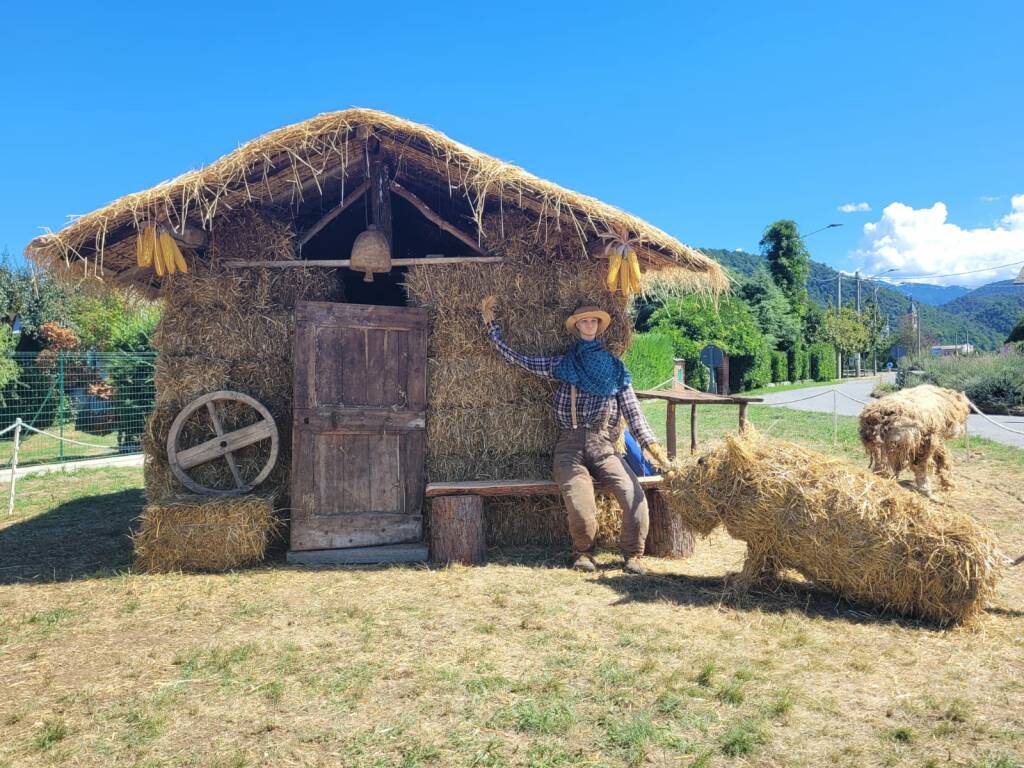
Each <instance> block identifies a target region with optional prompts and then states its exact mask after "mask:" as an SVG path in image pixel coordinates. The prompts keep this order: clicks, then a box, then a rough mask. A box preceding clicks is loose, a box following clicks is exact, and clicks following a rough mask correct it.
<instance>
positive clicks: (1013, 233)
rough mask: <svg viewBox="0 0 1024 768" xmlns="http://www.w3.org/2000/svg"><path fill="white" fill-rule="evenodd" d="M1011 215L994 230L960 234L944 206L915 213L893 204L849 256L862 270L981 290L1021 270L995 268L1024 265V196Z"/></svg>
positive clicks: (1013, 201) (1014, 204)
mask: <svg viewBox="0 0 1024 768" xmlns="http://www.w3.org/2000/svg"><path fill="white" fill-rule="evenodd" d="M1010 205H1011V210H1010V212H1009V213H1008V214H1006V215H1005V216H1003V218H1002V219H1001V220H1000V221H999V223H998V224H996V225H995V226H993V227H990V228H989V227H979V228H977V229H961V228H960V227H958V226H957V225H956V224H952V223H950V222H949V221H948V220H947V219H948V216H949V212H948V211H947V209H946V205H945V203H935V205H933V206H932V207H931V208H911V207H910V206H909V205H904V204H903V203H892V204H891V205H888V206H886V207H885V209H884V210H883V211H882V218H881V219H879V220H878V221H877V222H872V223H869V224H865V225H864V236H863V238H862V240H861V243H860V247H859V248H858V249H857V250H855V251H853V252H852V253H851V256H853V258H854V259H856V260H858V261H860V262H861V263H863V264H864V271H866V272H869V273H877V272H882V271H883V270H886V269H891V268H895V269H896V270H897V273H896V274H894V275H892V276H891V277H892V278H893V279H899V277H900V276H901V275H908V276H909V275H947V274H949V273H953V272H974V271H975V270H983V271H981V272H975V273H974V274H970V275H962V276H956V277H934V278H933V279H931V280H929V282H934V283H938V284H940V285H953V284H957V285H968V286H974V285H981V284H983V283H989V282H992V281H994V280H1004V279H1006V278H1009V277H1012V276H1013V275H1015V274H1016V273H1017V271H1018V270H1019V266H1018V267H1004V268H1003V269H995V267H997V266H999V265H1000V264H1007V263H1010V262H1015V261H1024V194H1021V195H1014V196H1013V197H1012V198H1011V199H1010Z"/></svg>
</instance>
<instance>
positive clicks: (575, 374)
mask: <svg viewBox="0 0 1024 768" xmlns="http://www.w3.org/2000/svg"><path fill="white" fill-rule="evenodd" d="M552 374H554V377H555V378H556V379H558V380H559V381H564V382H565V383H566V384H572V385H574V386H576V387H578V388H580V389H582V390H583V391H584V392H587V393H589V394H591V395H603V396H604V397H611V396H612V395H614V394H616V393H617V392H618V391H619V390H620V389H622V388H623V387H625V386H627V385H628V384H630V383H632V381H633V379H632V377H631V376H630V375H629V371H627V370H626V366H625V365H623V363H622V361H621V360H619V358H617V357H616V356H615V355H613V354H612V353H611V352H609V351H608V350H607V349H605V348H604V345H603V344H602V343H601V342H600V341H598V340H597V339H594V340H593V341H582V340H580V341H577V342H576V345H575V346H574V347H573V348H572V349H570V350H569V351H568V352H566V353H565V356H564V357H563V358H562V361H561V362H560V363H559V364H558V365H556V366H555V368H554V370H553V371H552Z"/></svg>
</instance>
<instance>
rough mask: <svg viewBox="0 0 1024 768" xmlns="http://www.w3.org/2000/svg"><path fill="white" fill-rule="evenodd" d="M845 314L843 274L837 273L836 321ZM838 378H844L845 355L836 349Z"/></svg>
mask: <svg viewBox="0 0 1024 768" xmlns="http://www.w3.org/2000/svg"><path fill="white" fill-rule="evenodd" d="M842 314H843V273H842V272H836V319H837V320H838V319H839V317H840V316H841V315H842ZM836 378H837V379H841V378H843V353H842V352H840V351H839V347H838V346H837V347H836Z"/></svg>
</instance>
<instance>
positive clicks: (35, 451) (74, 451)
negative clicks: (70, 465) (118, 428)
mask: <svg viewBox="0 0 1024 768" xmlns="http://www.w3.org/2000/svg"><path fill="white" fill-rule="evenodd" d="M46 431H47V432H50V433H52V434H54V435H63V437H65V438H66V439H68V440H76V441H78V442H80V443H87V444H88V446H85V445H75V444H74V443H67V442H65V443H63V447H62V444H61V441H60V440H57V439H56V438H53V437H50V436H48V435H38V434H35V433H32V432H28V431H27V430H26V431H24V432H22V438H21V447H20V449H19V451H18V464H19V466H25V465H28V464H49V463H51V462H57V461H72V460H74V459H88V458H95V457H97V456H110V455H111V454H116V453H117V433H116V432H111V433H110V434H108V435H102V436H99V435H90V434H88V433H86V432H80V431H78V430H76V429H75V428H74V427H64V429H63V431H62V430H61V428H60V427H59V426H56V425H54V426H52V427H49V428H47V429H46ZM12 437H13V433H8V434H7V435H4V437H3V439H0V467H4V466H10V464H11V456H12V455H13V453H14V440H13V439H12ZM93 446H96V447H93Z"/></svg>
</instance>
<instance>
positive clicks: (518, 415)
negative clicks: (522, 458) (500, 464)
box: [427, 401, 558, 455]
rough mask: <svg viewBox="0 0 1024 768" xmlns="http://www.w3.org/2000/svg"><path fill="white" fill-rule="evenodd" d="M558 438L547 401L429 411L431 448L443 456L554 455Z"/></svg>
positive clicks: (429, 441)
mask: <svg viewBox="0 0 1024 768" xmlns="http://www.w3.org/2000/svg"><path fill="white" fill-rule="evenodd" d="M557 436H558V434H557V428H556V426H555V422H554V418H553V417H552V415H551V407H550V405H549V404H548V402H547V401H543V402H539V403H521V404H510V405H493V406H492V407H490V408H428V410H427V445H428V446H430V448H431V449H433V450H437V451H441V452H448V453H455V452H458V453H461V454H463V455H471V454H477V453H481V452H483V451H487V450H493V449H498V450H501V451H503V452H506V453H513V452H514V453H544V452H548V453H550V451H551V450H552V449H553V448H554V445H555V440H556V438H557Z"/></svg>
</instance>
